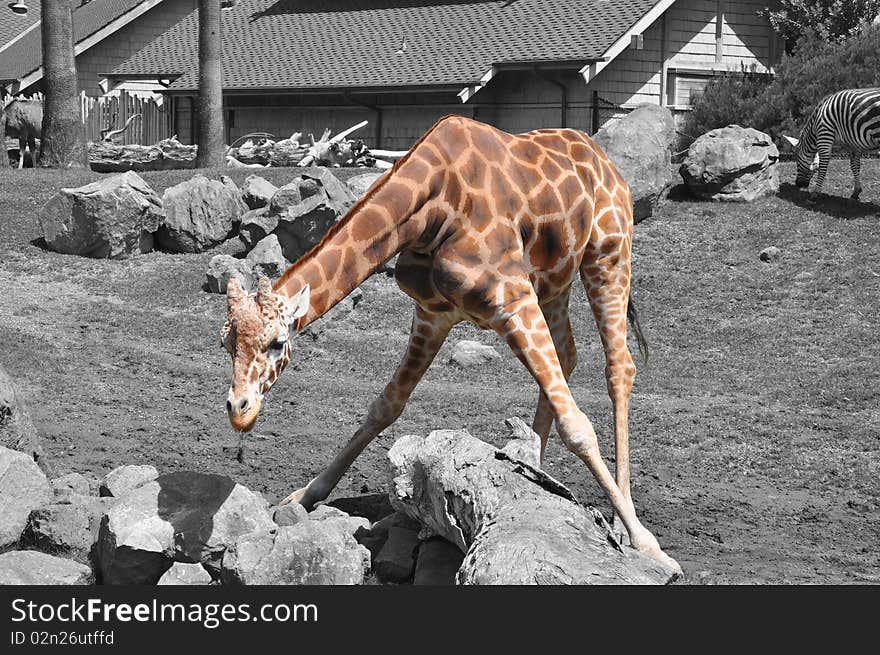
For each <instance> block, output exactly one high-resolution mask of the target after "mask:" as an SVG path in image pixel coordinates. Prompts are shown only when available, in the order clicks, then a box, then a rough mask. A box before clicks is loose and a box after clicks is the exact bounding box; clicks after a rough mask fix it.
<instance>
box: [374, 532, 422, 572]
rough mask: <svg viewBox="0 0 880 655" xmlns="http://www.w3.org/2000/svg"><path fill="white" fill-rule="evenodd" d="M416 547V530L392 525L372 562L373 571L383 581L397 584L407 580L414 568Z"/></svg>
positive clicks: (417, 543) (417, 536)
mask: <svg viewBox="0 0 880 655" xmlns="http://www.w3.org/2000/svg"><path fill="white" fill-rule="evenodd" d="M418 547H419V532H418V530H412V529H410V528H404V527H401V526H392V527H391V528H389V530H388V537H387V539H386V540H385V543H384V545H383V546H382V549H381V550H380V551H379V555H378V556H377V557H376V559H375V561H374V562H373V571H374V572H375V573H376V575H377V576H379V579H380V580H382V581H383V582H394V583H398V584H399V583H403V582H409V581H410V580H411V579H412V576H413V571H414V570H415V566H416V559H415V558H416V550H417V549H418Z"/></svg>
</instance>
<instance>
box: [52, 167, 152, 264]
mask: <svg viewBox="0 0 880 655" xmlns="http://www.w3.org/2000/svg"><path fill="white" fill-rule="evenodd" d="M162 218H163V211H162V201H161V199H160V198H159V196H157V195H156V192H155V191H153V190H152V189H151V188H150V186H149V185H148V184H147V183H146V182H144V180H143V179H142V178H141V176H140V175H138V174H137V173H134V172H131V171H130V172H127V173H123V174H121V175H114V176H113V177H109V178H106V179H103V180H100V181H98V182H92V183H91V184H86V185H85V186H81V187H78V188H76V189H61V191H59V192H58V193H56V194H55V195H54V196H52V197H51V198H50V199H49V201H48V202H46V204H45V205H43V207H42V209H40V213H39V222H40V227H41V229H42V231H43V237H44V239H45V241H46V247H48V248H49V250H54V251H56V252H60V253H64V254H68V255H83V256H85V257H95V258H99V259H101V258H110V259H122V258H125V257H129V256H131V255H134V254H138V253H145V252H150V251H151V250H153V242H154V233H155V232H156V230H157V229H158V228H159V225H160V224H161V223H162Z"/></svg>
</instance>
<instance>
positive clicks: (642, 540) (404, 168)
mask: <svg viewBox="0 0 880 655" xmlns="http://www.w3.org/2000/svg"><path fill="white" fill-rule="evenodd" d="M632 210H633V208H632V197H631V195H630V191H629V187H628V186H627V184H626V182H625V181H624V179H623V178H622V177H621V175H620V173H619V172H618V171H617V169H616V168H615V167H614V165H613V164H612V163H611V162H610V161H609V159H608V157H607V155H606V154H605V153H604V152H603V151H602V149H601V148H600V147H599V146H598V145H597V144H596V143H595V142H594V141H593V140H592V139H590V138H589V137H588V136H587V135H586V134H584V133H582V132H578V131H576V130H570V129H558V130H556V129H552V130H551V129H544V130H536V131H533V132H527V133H525V134H518V135H513V134H507V133H505V132H502V131H500V130H497V129H496V128H494V127H491V126H489V125H486V124H483V123H480V122H477V121H474V120H470V119H466V118H462V117H458V116H447V117H445V118H443V119H441V120H440V121H438V122H437V123H436V124H435V125H434V127H432V128H431V129H430V130H428V132H426V133H425V135H424V136H423V137H422V138H421V139H420V140H419V141H418V142H417V143H416V144H415V145H414V146H413V147H412V148H411V149H410V151H409V152H408V153H407V155H406V156H405V157H403V158H402V159H400V160H399V161H398V162H397V163H395V164H394V166H393V167H392V168H391V169H390V170H389V171H387V172H386V173H385V174H384V175H383V176H382V177H381V178H380V179H379V180H378V181H377V182H375V183H374V184H373V186H372V187H371V188H370V189H369V190H368V191H367V193H366V194H365V195H364V196H363V197H362V198H361V199H360V200H358V202H357V203H355V205H354V206H353V207H352V208H351V209H350V210H349V211H348V213H347V214H346V215H345V216H344V217H343V218H342V219H341V220H339V221H338V222H337V223H336V224H335V225H334V226H333V227H332V228H331V229H330V230H329V232H328V233H327V234H326V235H325V236H324V238H323V240H322V241H321V242H320V243H319V244H318V245H317V246H315V247H314V248H312V249H311V250H310V251H309V252H307V253H306V254H305V255H303V256H302V257H301V258H300V259H299V260H298V261H297V262H296V263H294V264H293V265H292V266H291V267H290V268H288V269H287V270H286V271H285V272H284V274H283V275H282V276H281V277H280V278H279V279H278V280H276V281H275V283H274V284H272V285H270V284H269V283H268V281H266V280H261V281H260V283H259V285H258V288H257V291H256V293H254V294H245V293H244V291H243V290H242V289H241V288H240V286H238V285H233V284H232V283H230V287H229V291H228V292H227V298H228V314H227V320H226V324H225V325H224V327H223V330H222V332H221V340H222V342H223V345H224V347H225V348H226V349H227V350H228V351H229V354H230V356H231V358H232V371H233V374H232V385H231V386H230V390H229V395H228V398H227V403H226V409H227V413H228V415H229V420H230V422H231V424H232V426H233V427H234V428H235V429H236V430H247V429H250V428H251V427H253V425H254V422H255V421H256V420H257V415H258V414H259V411H260V408H261V406H262V400H263V397H264V395H265V394H266V392H267V391H268V390H269V388H270V387H271V386H272V384H273V383H274V382H275V380H277V379H278V376H279V375H280V374H281V371H283V370H284V367H285V366H287V363H288V362H289V361H290V338H289V336H288V333H289V331H290V330H291V329H294V330H301V329H303V328H305V327H306V326H307V325H309V324H310V323H311V322H313V321H315V320H317V319H319V318H320V317H321V316H323V315H324V314H325V313H326V312H327V311H329V310H330V309H331V308H332V307H333V306H335V305H336V304H337V303H338V302H339V301H341V300H342V299H343V298H345V297H346V296H347V295H348V294H349V293H351V292H352V291H353V290H354V289H355V288H356V287H357V286H358V285H360V284H361V283H362V282H363V281H364V280H366V279H367V278H368V277H369V276H370V275H372V274H373V273H374V272H376V271H377V270H378V269H379V268H380V267H381V266H383V265H384V264H385V262H387V261H388V260H389V259H391V258H392V257H393V256H394V255H399V257H398V260H397V264H396V266H395V278H396V281H397V284H398V286H399V287H400V288H401V290H403V292H404V293H406V294H407V295H409V296H410V297H411V298H412V299H413V300H414V301H415V308H414V315H413V323H412V329H411V331H410V338H409V343H408V345H407V349H406V352H405V353H404V355H403V359H402V361H401V363H400V365H399V366H398V367H397V369H396V371H395V372H394V374H393V376H392V378H391V381H390V382H389V383H388V384H387V385H386V386H385V388H384V390H383V391H382V392H381V393H380V394H379V396H378V398H376V400H375V401H374V402H373V403H372V405H371V406H370V408H369V411H368V412H367V417H366V419H365V420H364V422H363V423H362V424H361V426H360V427H359V428H358V430H357V431H356V432H355V434H354V436H353V437H352V438H351V439H350V440H349V441H348V443H347V444H346V445H345V446H344V447H343V448H342V450H341V451H340V452H339V454H338V455H337V456H336V457H335V458H334V459H333V461H332V462H330V463H329V465H328V466H327V467H326V468H325V469H324V470H323V471H321V472H319V473H318V474H317V476H316V477H315V478H314V479H313V480H312V481H311V482H310V483H309V484H308V485H306V486H305V487H303V488H301V489H298V490H296V491H294V492H293V493H292V494H290V496H288V497H287V498H286V499H285V501H283V502H299V503H302V504H303V505H304V506H306V507H311V506H312V505H314V504H315V503H316V502H318V501H321V500H323V499H325V498H326V497H327V496H328V495H329V493H330V492H331V491H332V490H333V488H334V487H335V486H336V484H337V483H338V482H339V480H340V479H341V477H342V476H343V474H344V473H345V471H346V470H347V469H348V468H349V467H350V466H351V464H352V462H354V460H355V458H356V457H357V456H358V455H359V454H360V453H361V452H362V451H363V449H364V448H365V447H366V446H367V445H368V444H369V443H370V441H372V440H373V439H374V438H375V437H376V436H377V435H378V434H379V433H380V432H382V430H384V429H385V428H387V427H388V426H389V425H391V424H392V423H393V422H394V421H395V420H396V419H397V417H398V416H400V414H401V412H402V411H403V409H404V407H405V406H406V403H407V401H408V400H409V397H410V395H411V394H412V392H413V390H414V389H415V387H416V384H417V383H418V381H419V380H420V379H421V378H422V376H423V375H424V373H425V371H427V369H428V367H429V366H430V364H431V362H432V361H433V359H434V357H435V356H436V354H437V352H438V351H439V350H440V347H441V346H442V344H443V342H444V340H445V339H446V336H447V335H448V333H449V331H450V330H451V328H452V327H453V326H454V325H455V324H457V323H459V322H462V321H467V322H470V323H473V324H475V325H477V326H478V327H481V328H484V329H491V330H494V331H495V332H496V333H498V334H499V335H500V336H501V337H502V338H503V339H504V340H505V341H506V342H507V344H508V345H509V346H510V348H511V349H512V350H513V351H514V353H515V354H516V356H517V357H518V358H519V359H520V361H521V362H522V363H523V364H524V366H525V367H526V369H527V370H528V371H529V372H530V373H531V375H532V377H533V378H534V379H535V380H536V382H537V383H538V387H539V390H540V391H539V396H538V404H537V410H536V412H535V418H534V422H533V428H534V430H535V432H537V433H538V435H539V437H540V438H541V444H542V448H541V451H542V457H543V449H544V445H545V444H546V442H547V439H548V437H549V434H550V429H551V426H552V425H553V424H554V423H555V425H556V428H557V432H558V433H559V436H560V437H561V439H562V441H563V442H564V443H565V445H566V446H567V447H568V449H569V450H571V451H572V452H573V453H574V454H576V455H577V456H578V457H579V458H580V459H581V460H583V462H584V463H585V464H586V465H587V467H588V468H589V470H590V471H591V472H592V474H593V475H594V477H595V478H596V480H597V481H598V483H599V485H600V486H601V488H602V490H603V491H604V492H605V495H606V496H607V497H608V499H609V500H610V502H611V505H612V507H613V509H614V514H615V516H616V517H618V518H619V519H620V520H621V521H622V522H623V525H624V526H625V528H626V530H627V532H628V534H629V537H630V541H631V543H632V546H633V547H634V548H636V549H638V550H640V551H642V552H644V553H646V554H648V555H650V556H652V557H654V558H656V559H657V560H659V561H661V562H664V563H666V564H667V565H669V566H670V567H672V568H673V569H674V570H679V571H680V569H679V568H678V565H677V564H676V563H675V561H674V560H672V559H671V558H670V557H668V556H667V555H666V554H665V553H664V552H663V551H662V550H661V548H660V545H659V543H658V542H657V540H656V539H655V538H654V536H653V535H652V534H651V533H650V531H648V530H647V529H646V528H645V527H644V526H643V525H642V524H641V523H640V522H639V520H638V518H637V517H636V513H635V508H634V505H633V502H632V497H631V492H630V481H629V427H628V403H629V394H630V391H631V389H632V384H633V379H634V376H635V365H634V364H633V360H632V357H631V356H630V352H629V349H628V347H627V342H626V339H627V318H628V316H630V315H631V313H632V312H633V307H632V305H631V301H630V297H629V295H630V258H631V250H632V229H633V224H632ZM578 276H579V277H580V279H581V281H582V283H583V285H584V288H585V289H586V292H587V298H588V300H589V303H590V308H591V310H592V313H593V316H594V318H595V320H596V324H597V326H598V328H599V336H600V338H601V341H602V345H603V348H604V351H605V362H606V366H605V378H606V382H607V387H608V394H609V396H610V398H611V402H612V407H613V414H614V436H615V454H616V458H615V461H616V465H615V469H616V470H615V475H614V476H612V475H611V473H610V472H609V470H608V467H607V465H606V464H605V462H604V460H603V459H602V457H601V455H600V454H599V448H598V441H597V438H596V434H595V431H594V430H593V426H592V424H591V423H590V420H589V419H588V418H587V416H586V415H585V414H584V413H583V412H582V411H580V409H579V408H578V407H577V404H576V403H575V401H574V398H573V397H572V394H571V390H570V388H569V386H568V377H569V376H570V375H571V373H572V371H573V370H574V367H575V365H576V363H577V351H576V348H575V344H574V339H573V338H572V333H571V324H570V322H569V312H568V301H569V297H570V288H571V284H572V281H573V280H574V279H575V278H576V277H578ZM634 331H635V332H636V336H637V338H638V339H639V340H640V343H641V342H642V336H641V332H640V331H639V330H638V329H637V325H635V324H634Z"/></svg>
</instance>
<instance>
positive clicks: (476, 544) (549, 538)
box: [388, 419, 677, 585]
mask: <svg viewBox="0 0 880 655" xmlns="http://www.w3.org/2000/svg"><path fill="white" fill-rule="evenodd" d="M508 425H509V426H510V427H511V428H512V429H513V431H514V436H515V438H514V439H513V440H512V441H510V442H509V443H508V444H507V445H506V446H505V447H504V448H503V449H501V450H498V449H496V448H494V447H493V446H491V445H490V444H488V443H486V442H484V441H481V440H479V439H477V438H475V437H473V436H471V435H470V434H469V433H468V432H467V431H466V430H436V431H434V432H432V433H431V434H430V435H428V437H427V438H421V437H417V436H405V437H402V438H401V439H399V440H398V441H397V443H395V444H394V446H393V447H392V448H391V450H390V451H389V453H388V458H389V460H390V461H391V467H392V473H391V481H390V485H389V499H390V501H391V504H392V506H394V508H395V509H397V510H398V511H401V512H404V513H406V514H407V515H409V516H410V517H412V518H414V519H416V520H417V521H419V522H420V523H421V524H422V526H423V529H422V533H421V535H420V536H421V537H422V538H423V539H424V538H428V537H431V536H434V535H439V536H441V537H443V538H444V539H446V540H447V541H450V542H452V543H453V544H455V545H457V546H458V547H459V548H460V549H461V550H462V552H464V553H465V558H464V561H463V563H462V565H461V568H460V569H459V571H458V576H457V583H458V584H514V585H521V584H542V585H543V584H591V585H592V584H666V583H669V582H672V581H673V580H675V578H676V577H677V574H676V573H674V572H673V571H671V570H670V569H668V568H666V567H665V566H664V565H662V564H660V563H659V562H657V561H655V560H653V559H651V558H649V557H647V556H645V555H642V554H641V553H639V552H637V551H635V550H633V549H631V548H626V547H621V546H620V544H618V543H617V541H616V540H615V539H614V537H613V536H612V534H611V531H610V529H609V527H608V524H607V523H606V522H605V519H604V518H603V517H602V515H601V514H600V513H599V512H598V511H597V510H595V509H592V508H584V507H583V506H581V505H580V504H579V503H578V502H577V500H575V498H574V496H573V495H572V494H571V492H570V491H569V490H568V489H567V488H566V487H564V486H563V485H562V484H560V483H559V482H557V481H556V480H554V479H553V478H551V477H550V476H549V475H547V474H546V473H544V472H543V471H541V470H540V468H539V467H538V461H539V459H538V457H539V455H538V453H539V450H540V445H539V439H538V436H537V435H536V434H535V433H534V432H532V431H531V430H530V429H529V428H528V427H527V426H526V425H525V424H524V423H522V421H520V420H519V419H509V420H508Z"/></svg>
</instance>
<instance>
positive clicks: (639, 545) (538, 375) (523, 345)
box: [493, 287, 681, 573]
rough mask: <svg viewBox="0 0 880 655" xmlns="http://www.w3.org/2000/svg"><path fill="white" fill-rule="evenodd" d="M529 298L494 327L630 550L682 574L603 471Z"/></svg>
mask: <svg viewBox="0 0 880 655" xmlns="http://www.w3.org/2000/svg"><path fill="white" fill-rule="evenodd" d="M529 292H530V295H529V296H526V297H523V298H522V300H521V301H520V303H518V306H516V309H515V311H513V312H504V313H502V314H501V315H502V316H507V317H508V318H502V319H499V322H498V323H497V324H495V325H493V327H494V328H495V330H496V331H497V332H498V333H499V334H500V335H501V336H502V337H503V338H504V339H505V340H506V341H507V343H508V344H509V345H510V347H511V349H512V350H513V351H514V353H515V354H516V356H517V357H518V358H519V359H520V361H522V363H523V364H524V365H525V366H526V368H527V369H528V370H529V372H530V373H531V374H532V376H533V377H534V378H535V380H536V381H537V382H538V385H539V386H540V387H541V391H542V392H543V393H544V395H545V396H546V397H547V400H548V402H549V403H550V406H551V409H552V412H553V415H554V417H555V419H556V426H557V429H558V430H559V435H560V437H561V438H562V440H563V442H564V443H565V445H566V447H568V449H569V450H570V451H572V452H573V453H574V454H576V455H577V456H578V457H579V458H580V459H581V460H582V461H583V462H584V463H585V464H586V465H587V468H589V469H590V472H591V473H592V474H593V476H594V477H595V478H596V480H597V482H598V483H599V485H600V486H601V488H602V490H603V491H604V492H605V495H606V496H607V497H608V499H609V501H610V502H611V505H612V507H613V509H614V512H615V514H617V515H618V516H620V517H621V520H622V521H623V524H624V525H625V526H626V530H627V532H628V534H629V537H630V542H631V544H632V547H633V548H635V549H636V550H638V551H640V552H642V553H644V554H645V555H648V556H649V557H652V558H654V559H656V560H657V561H659V562H661V563H663V564H664V565H666V566H668V567H669V568H671V569H672V570H673V571H675V572H676V573H681V567H680V566H679V565H678V563H677V562H676V561H675V560H674V559H672V558H671V557H669V556H668V555H667V554H666V553H664V552H663V550H662V549H661V548H660V544H659V542H658V541H657V539H656V538H655V537H654V535H653V534H651V532H650V531H648V529H647V528H645V527H644V526H643V525H642V524H641V523H640V522H639V520H638V518H637V517H636V513H635V509H634V507H633V504H632V501H631V500H629V499H628V498H626V497H625V496H624V495H623V492H621V490H620V488H619V487H618V486H617V482H616V481H615V479H614V478H613V477H612V476H611V473H610V472H609V470H608V467H607V466H606V465H605V462H604V461H603V459H602V456H601V454H600V452H599V443H598V440H597V438H596V433H595V431H594V430H593V426H592V424H591V423H590V420H589V419H588V418H587V416H586V415H585V414H584V413H583V412H581V411H580V410H579V409H578V407H577V405H576V404H575V402H574V399H573V398H572V395H571V390H570V389H569V387H568V383H567V382H566V381H565V375H564V374H563V371H562V366H561V365H560V362H559V359H558V357H557V354H556V349H555V348H554V346H553V340H552V338H551V336H550V331H549V329H548V327H547V324H546V322H545V320H544V316H543V314H542V313H541V309H540V307H539V306H538V302H537V298H535V296H534V292H533V291H532V290H531V287H529Z"/></svg>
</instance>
